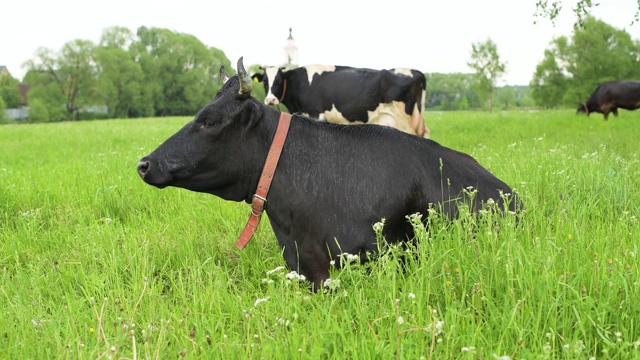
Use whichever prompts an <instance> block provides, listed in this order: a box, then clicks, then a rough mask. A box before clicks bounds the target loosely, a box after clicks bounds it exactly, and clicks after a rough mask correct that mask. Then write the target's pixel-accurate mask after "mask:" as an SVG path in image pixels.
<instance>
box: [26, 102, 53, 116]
mask: <svg viewBox="0 0 640 360" xmlns="http://www.w3.org/2000/svg"><path fill="white" fill-rule="evenodd" d="M29 118H30V119H31V121H33V122H48V121H49V120H50V118H49V110H47V107H46V105H45V104H44V103H43V102H42V101H41V100H40V99H34V100H31V103H30V106H29Z"/></svg>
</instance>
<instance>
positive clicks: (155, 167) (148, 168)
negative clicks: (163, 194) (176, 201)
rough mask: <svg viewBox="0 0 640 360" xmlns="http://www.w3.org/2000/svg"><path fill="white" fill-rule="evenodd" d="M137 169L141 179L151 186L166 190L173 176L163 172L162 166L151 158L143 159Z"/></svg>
mask: <svg viewBox="0 0 640 360" xmlns="http://www.w3.org/2000/svg"><path fill="white" fill-rule="evenodd" d="M136 169H137V170H138V175H140V178H142V180H143V181H144V182H146V183H147V184H149V185H153V186H156V187H159V188H164V187H166V186H167V185H168V184H169V182H170V181H171V174H169V173H168V172H167V171H163V169H162V167H161V166H160V164H159V163H158V162H157V161H155V160H153V159H151V158H149V157H144V158H142V159H141V160H140V162H138V166H137V167H136Z"/></svg>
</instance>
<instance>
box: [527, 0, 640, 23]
mask: <svg viewBox="0 0 640 360" xmlns="http://www.w3.org/2000/svg"><path fill="white" fill-rule="evenodd" d="M636 1H637V3H638V8H637V10H636V13H635V14H634V15H633V20H632V21H631V24H633V23H634V22H638V21H640V1H638V0H636ZM599 5H600V3H597V2H594V1H593V0H577V2H576V5H575V7H574V8H573V12H574V14H575V15H576V23H575V25H574V27H576V28H580V27H582V26H583V25H584V22H585V20H586V19H587V18H588V17H589V16H590V15H591V9H592V8H594V7H596V6H599ZM561 11H562V0H537V1H536V11H535V13H534V15H533V16H534V17H536V18H547V19H549V20H551V22H552V23H554V24H555V20H556V19H557V18H558V15H559V14H560V12H561Z"/></svg>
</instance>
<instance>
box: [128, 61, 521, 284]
mask: <svg viewBox="0 0 640 360" xmlns="http://www.w3.org/2000/svg"><path fill="white" fill-rule="evenodd" d="M221 72H222V71H221ZM222 73H223V74H222V75H223V77H225V78H226V74H224V72H222ZM239 79H243V80H244V81H239ZM240 84H245V85H244V86H241V85H240ZM239 89H240V90H239ZM250 94H251V80H250V78H249V77H248V75H246V72H245V70H244V68H243V65H242V59H240V60H239V61H238V76H234V77H232V78H231V79H229V80H228V81H226V83H225V84H224V86H223V88H222V89H221V90H220V91H219V92H218V94H217V96H216V97H215V99H213V101H212V102H211V103H210V104H208V105H206V106H205V107H204V108H203V109H202V110H200V112H199V113H198V114H197V115H196V117H195V118H194V120H193V121H191V122H189V123H188V124H186V125H185V126H184V127H183V128H182V129H181V130H180V131H178V132H177V133H176V134H174V135H173V136H172V137H170V138H169V139H168V140H166V141H165V142H164V143H163V144H162V145H160V146H159V147H158V149H156V150H155V151H153V152H152V153H151V154H150V155H148V156H146V157H144V158H143V159H142V160H141V161H140V163H139V165H138V171H139V173H140V176H141V177H142V179H144V181H145V182H147V183H149V184H151V185H155V186H157V187H159V188H163V187H166V186H176V187H181V188H185V189H189V190H193V191H197V192H204V193H209V194H213V195H216V196H219V197H221V198H223V199H226V200H232V201H245V202H247V203H250V202H251V201H252V197H253V195H254V193H255V192H256V186H257V184H258V181H259V178H260V174H261V172H262V168H263V165H264V162H265V159H266V157H267V153H268V151H269V147H270V145H271V142H272V139H273V138H274V133H275V131H276V128H277V126H278V119H279V116H280V113H279V112H278V111H277V110H276V109H273V108H271V107H269V106H266V105H264V104H261V103H260V102H259V101H257V100H256V99H255V98H252V97H251V96H250ZM468 187H473V189H476V190H477V193H476V195H475V197H474V202H473V204H472V209H473V210H477V209H479V208H480V207H481V206H482V203H483V202H486V201H487V200H488V199H490V198H491V199H493V200H495V201H496V203H497V204H498V205H499V206H500V207H502V206H504V197H503V196H501V193H504V194H509V193H511V192H512V190H511V188H510V187H509V186H508V185H507V184H505V183H504V182H502V181H501V180H499V179H498V178H496V177H495V176H494V175H492V174H491V173H490V172H489V171H487V170H486V169H485V168H483V167H482V166H481V165H480V164H479V163H478V162H476V161H475V160H474V159H473V158H472V157H470V156H469V155H466V154H464V153H461V152H458V151H455V150H451V149H449V148H446V147H443V146H441V145H439V144H438V143H436V142H434V141H431V140H429V139H424V138H420V137H417V136H413V135H409V134H406V133H403V132H400V131H397V130H395V129H391V128H388V127H383V126H375V125H354V126H345V125H337V124H331V123H327V122H320V121H317V120H314V119H309V118H307V117H304V116H298V115H294V117H293V119H292V121H291V125H290V129H289V133H288V135H287V137H286V140H285V142H284V147H283V149H282V154H281V156H280V160H279V163H278V165H277V168H276V170H275V174H274V176H273V182H272V184H271V188H270V192H269V193H268V195H267V206H266V212H267V213H268V215H269V217H268V218H269V221H270V223H271V226H272V228H273V231H274V233H275V236H276V238H277V239H278V243H279V245H280V247H281V248H282V249H283V254H284V258H285V260H286V263H287V265H288V266H289V267H290V268H291V269H293V270H296V271H298V272H299V273H300V274H302V275H304V276H305V277H306V278H307V279H309V280H310V281H312V282H313V284H314V288H315V289H318V287H319V286H321V284H322V282H323V281H324V280H325V279H327V278H328V277H329V268H330V261H331V260H336V263H338V264H339V255H340V254H343V253H349V254H354V255H359V256H360V258H361V260H362V261H366V259H367V252H375V251H376V250H377V243H376V236H375V233H374V231H373V228H372V226H373V224H375V223H376V222H379V221H381V219H385V225H384V229H383V235H384V236H385V238H386V239H387V241H389V242H398V241H409V240H410V239H412V238H413V235H414V234H413V229H412V226H411V225H410V224H409V222H408V221H407V219H406V218H405V216H406V215H410V214H414V213H420V214H423V215H424V217H425V219H426V216H427V215H428V209H429V208H430V206H431V205H434V206H435V209H441V210H442V211H444V212H446V213H447V214H448V215H449V216H451V217H454V216H456V214H457V202H456V201H455V200H456V199H458V200H459V199H461V198H463V197H464V196H465V195H464V194H465V193H468V191H466V192H465V191H464V189H467V188H468ZM515 199H517V197H515ZM430 204H431V205H430ZM517 206H518V205H517V201H513V202H510V203H509V205H508V207H509V209H511V210H516V208H517Z"/></svg>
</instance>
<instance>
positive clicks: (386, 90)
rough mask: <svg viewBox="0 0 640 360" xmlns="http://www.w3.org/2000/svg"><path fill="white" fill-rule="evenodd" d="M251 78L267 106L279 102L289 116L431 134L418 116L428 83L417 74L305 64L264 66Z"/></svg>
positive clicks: (419, 134) (420, 115)
mask: <svg viewBox="0 0 640 360" xmlns="http://www.w3.org/2000/svg"><path fill="white" fill-rule="evenodd" d="M252 78H253V79H254V80H255V81H258V82H260V81H261V82H262V83H263V84H264V89H265V92H266V94H267V96H266V98H265V99H264V103H265V104H267V105H277V104H279V103H283V104H284V105H285V106H286V107H287V109H288V110H289V111H290V112H292V113H294V112H295V113H302V114H305V115H308V116H310V117H312V118H316V119H321V120H326V121H328V122H332V123H336V124H354V123H369V124H379V125H388V126H391V127H394V128H396V129H399V130H402V131H404V132H407V133H409V134H414V135H418V136H423V137H426V138H429V136H430V131H429V128H428V127H427V126H426V125H425V123H424V118H423V116H422V112H423V110H424V102H425V97H426V88H427V79H426V78H425V76H424V74H423V73H422V72H420V71H418V70H413V69H404V68H398V69H391V70H372V69H363V68H353V67H348V66H334V65H331V66H328V65H308V66H304V67H300V68H297V69H293V70H285V69H284V68H277V67H267V68H264V74H254V75H253V76H252Z"/></svg>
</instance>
